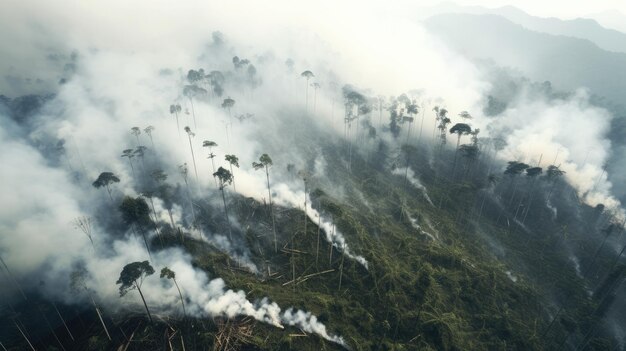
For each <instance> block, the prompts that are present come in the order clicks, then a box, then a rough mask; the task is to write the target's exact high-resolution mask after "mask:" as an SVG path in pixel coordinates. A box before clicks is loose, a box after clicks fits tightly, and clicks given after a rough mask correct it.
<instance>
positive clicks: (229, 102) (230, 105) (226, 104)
mask: <svg viewBox="0 0 626 351" xmlns="http://www.w3.org/2000/svg"><path fill="white" fill-rule="evenodd" d="M233 106H235V100H233V99H231V98H230V96H229V97H227V98H226V99H224V101H223V102H222V108H225V109H227V110H228V117H229V119H230V121H229V123H230V125H232V124H233V115H232V112H231V109H232V108H233Z"/></svg>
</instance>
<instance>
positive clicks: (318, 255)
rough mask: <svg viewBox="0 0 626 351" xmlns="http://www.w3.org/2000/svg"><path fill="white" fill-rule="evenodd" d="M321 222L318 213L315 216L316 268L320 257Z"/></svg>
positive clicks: (320, 216)
mask: <svg viewBox="0 0 626 351" xmlns="http://www.w3.org/2000/svg"><path fill="white" fill-rule="evenodd" d="M321 222H322V215H321V214H320V215H319V216H318V217H317V249H316V250H315V267H316V268H317V264H318V262H319V257H320V230H321V228H320V225H321Z"/></svg>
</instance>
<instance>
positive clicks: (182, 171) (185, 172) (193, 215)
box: [178, 163, 196, 225]
mask: <svg viewBox="0 0 626 351" xmlns="http://www.w3.org/2000/svg"><path fill="white" fill-rule="evenodd" d="M178 172H179V173H180V175H181V176H182V177H183V180H184V181H185V187H186V188H187V198H188V199H189V207H190V208H191V218H192V219H193V224H194V225H195V223H196V211H195V210H194V209H193V201H191V190H189V182H188V181H187V176H188V174H189V169H188V168H187V164H186V163H183V164H182V165H179V166H178Z"/></svg>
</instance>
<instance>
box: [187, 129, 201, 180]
mask: <svg viewBox="0 0 626 351" xmlns="http://www.w3.org/2000/svg"><path fill="white" fill-rule="evenodd" d="M187 137H188V138H189V149H190V150H191V160H192V161H193V171H194V172H195V173H196V181H197V180H198V169H197V168H196V157H195V156H194V154H193V145H191V135H187Z"/></svg>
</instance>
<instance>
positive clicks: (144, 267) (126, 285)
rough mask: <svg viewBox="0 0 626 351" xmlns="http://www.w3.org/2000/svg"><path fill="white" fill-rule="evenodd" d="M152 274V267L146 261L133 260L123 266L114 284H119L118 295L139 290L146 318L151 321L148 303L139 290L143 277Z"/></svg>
mask: <svg viewBox="0 0 626 351" xmlns="http://www.w3.org/2000/svg"><path fill="white" fill-rule="evenodd" d="M152 274H154V268H152V266H151V265H150V263H149V262H148V261H143V262H133V263H129V264H127V265H126V266H124V268H123V269H122V272H121V273H120V278H119V279H118V280H117V282H116V284H120V297H121V296H124V295H126V293H128V292H129V291H131V290H134V289H137V291H139V295H140V296H141V300H142V301H143V305H144V307H145V308H146V312H147V313H148V319H149V320H150V322H151V323H152V315H150V310H149V309H148V304H147V303H146V299H145V298H144V296H143V292H141V285H142V284H143V280H144V278H145V277H147V276H149V275H152Z"/></svg>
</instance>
